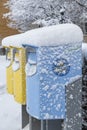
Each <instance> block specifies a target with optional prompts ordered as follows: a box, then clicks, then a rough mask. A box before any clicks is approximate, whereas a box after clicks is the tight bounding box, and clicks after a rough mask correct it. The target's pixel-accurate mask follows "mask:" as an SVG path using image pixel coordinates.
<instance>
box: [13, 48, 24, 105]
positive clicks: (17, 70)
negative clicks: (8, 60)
mask: <svg viewBox="0 0 87 130" xmlns="http://www.w3.org/2000/svg"><path fill="white" fill-rule="evenodd" d="M25 55H26V54H25V49H23V48H21V49H16V51H15V54H14V62H13V66H12V67H13V73H14V98H15V100H16V101H17V102H18V103H20V104H25V103H26V80H25V63H26V58H25Z"/></svg>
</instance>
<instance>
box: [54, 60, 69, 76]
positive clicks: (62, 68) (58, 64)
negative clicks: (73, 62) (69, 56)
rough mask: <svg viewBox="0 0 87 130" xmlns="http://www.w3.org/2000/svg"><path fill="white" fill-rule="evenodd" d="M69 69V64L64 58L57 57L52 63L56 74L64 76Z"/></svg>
mask: <svg viewBox="0 0 87 130" xmlns="http://www.w3.org/2000/svg"><path fill="white" fill-rule="evenodd" d="M69 71H70V64H69V63H68V61H67V60H66V59H64V58H60V59H57V60H56V61H54V63H53V72H54V73H55V74H56V75H58V76H64V75H66V74H68V72H69Z"/></svg>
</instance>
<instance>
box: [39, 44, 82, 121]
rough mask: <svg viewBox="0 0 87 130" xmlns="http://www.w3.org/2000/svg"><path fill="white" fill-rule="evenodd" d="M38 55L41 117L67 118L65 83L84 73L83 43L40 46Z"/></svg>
mask: <svg viewBox="0 0 87 130" xmlns="http://www.w3.org/2000/svg"><path fill="white" fill-rule="evenodd" d="M37 57H38V61H37V63H38V65H37V66H38V68H39V70H38V73H39V79H40V119H65V118H66V113H65V111H66V99H65V91H66V90H65V85H66V84H67V83H69V82H71V81H72V80H75V79H76V78H78V77H79V76H81V75H82V71H81V68H82V63H81V43H76V44H75V46H74V45H72V44H65V45H59V46H57V47H39V50H38V55H37ZM54 68H55V69H54Z"/></svg>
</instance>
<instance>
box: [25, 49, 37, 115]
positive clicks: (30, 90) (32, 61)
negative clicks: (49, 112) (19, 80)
mask: <svg viewBox="0 0 87 130" xmlns="http://www.w3.org/2000/svg"><path fill="white" fill-rule="evenodd" d="M25 71H26V86H27V89H26V92H27V112H28V113H29V114H30V115H32V116H35V117H38V115H39V76H38V73H37V71H38V69H37V54H36V50H33V51H30V52H29V51H28V60H27V64H26V68H25Z"/></svg>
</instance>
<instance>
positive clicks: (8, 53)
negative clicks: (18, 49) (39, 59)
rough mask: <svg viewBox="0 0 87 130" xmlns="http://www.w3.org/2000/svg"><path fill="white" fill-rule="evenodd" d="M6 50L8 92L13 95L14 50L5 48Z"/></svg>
mask: <svg viewBox="0 0 87 130" xmlns="http://www.w3.org/2000/svg"><path fill="white" fill-rule="evenodd" d="M5 48H6V84H7V91H8V93H9V94H13V93H14V90H13V70H12V63H13V55H12V53H13V48H11V47H5Z"/></svg>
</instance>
